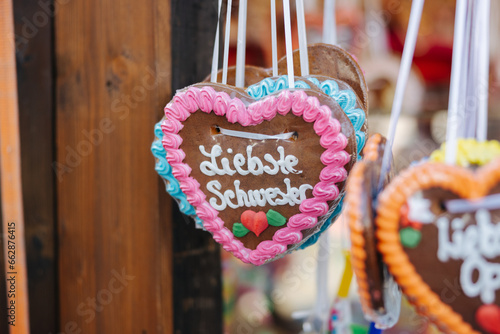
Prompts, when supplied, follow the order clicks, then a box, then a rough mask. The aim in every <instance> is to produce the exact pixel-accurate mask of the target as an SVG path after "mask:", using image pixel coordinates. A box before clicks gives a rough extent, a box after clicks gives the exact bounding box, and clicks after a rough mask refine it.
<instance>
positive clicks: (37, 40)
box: [14, 0, 58, 334]
mask: <svg viewBox="0 0 500 334" xmlns="http://www.w3.org/2000/svg"><path fill="white" fill-rule="evenodd" d="M51 5H52V0H50V1H49V0H46V1H41V2H35V1H30V0H16V1H15V2H14V25H15V34H16V54H17V80H18V92H19V93H18V94H19V118H20V124H21V148H22V149H21V153H22V156H21V166H22V180H23V202H24V216H25V228H26V233H25V238H26V253H27V264H28V276H29V282H28V283H29V286H28V292H29V296H30V325H31V333H34V334H36V333H40V334H47V333H55V332H56V330H57V328H58V324H57V318H58V310H57V287H56V282H57V271H56V269H57V268H56V264H57V261H56V256H55V243H54V238H55V233H56V222H55V212H54V211H55V199H54V196H55V191H54V188H55V183H54V182H55V174H54V171H53V169H52V167H51V166H52V162H53V161H54V154H55V152H54V124H53V123H54V108H53V95H54V94H53V69H52V62H53V58H52V57H53V47H52V45H53V43H52V28H53V11H52V6H51ZM40 305H43V307H40Z"/></svg>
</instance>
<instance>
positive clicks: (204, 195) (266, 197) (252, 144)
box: [162, 83, 356, 265]
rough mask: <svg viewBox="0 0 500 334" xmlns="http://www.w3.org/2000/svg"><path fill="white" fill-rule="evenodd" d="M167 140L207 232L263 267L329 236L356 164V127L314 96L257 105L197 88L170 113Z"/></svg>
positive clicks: (220, 89) (183, 94)
mask: <svg viewBox="0 0 500 334" xmlns="http://www.w3.org/2000/svg"><path fill="white" fill-rule="evenodd" d="M332 108H334V110H332ZM332 115H333V117H332ZM346 130H347V131H346ZM162 131H163V134H164V137H163V140H162V143H163V147H164V148H165V150H166V155H167V161H168V162H169V164H170V165H171V167H172V173H173V175H174V176H175V178H176V179H177V180H178V182H179V184H180V188H181V189H182V191H183V193H184V194H185V195H186V198H187V201H188V202H189V203H190V204H191V205H192V206H193V207H194V209H195V211H196V215H197V216H198V217H199V218H200V219H201V220H203V225H204V227H205V229H206V230H208V231H210V232H211V233H212V234H213V236H214V239H215V240H216V241H217V242H219V243H220V244H221V245H222V246H223V247H224V249H226V250H228V251H230V252H232V253H233V254H234V255H235V256H236V257H238V258H240V259H241V260H242V261H244V262H249V263H253V264H256V265H260V264H263V263H265V262H267V261H270V260H273V259H275V258H278V257H280V256H282V255H284V254H285V253H287V252H289V251H291V250H293V249H295V248H296V247H298V246H299V245H300V244H301V243H302V242H304V241H305V240H306V239H307V237H308V236H309V235H310V234H312V233H314V232H315V231H316V230H317V229H318V228H320V227H321V224H323V222H324V221H325V220H326V219H327V218H328V215H329V213H331V212H332V211H333V210H334V208H335V206H336V204H337V202H338V200H339V196H340V194H341V192H342V191H343V190H342V188H343V186H344V183H345V179H346V177H347V171H348V169H349V166H350V165H352V162H353V161H355V158H354V159H353V158H352V155H353V154H355V150H356V148H355V139H354V130H353V128H352V124H351V123H350V121H349V119H348V118H347V116H346V115H345V114H344V113H343V112H342V110H341V109H340V107H338V105H335V104H332V103H331V99H329V98H328V97H326V96H325V95H323V94H322V93H320V92H316V91H312V90H296V91H293V92H292V91H288V90H285V91H282V92H280V93H278V94H275V95H271V96H269V97H266V98H264V99H261V100H259V101H255V100H254V99H252V98H251V97H250V96H249V95H247V94H246V93H245V92H244V91H242V90H239V89H236V88H233V87H229V86H224V85H218V84H208V83H205V84H197V85H193V86H190V87H188V88H186V89H184V90H183V91H180V92H178V93H177V94H176V96H175V97H174V98H173V100H172V101H171V102H170V103H169V104H168V105H167V107H166V108H165V120H164V121H163V123H162ZM346 167H347V169H346Z"/></svg>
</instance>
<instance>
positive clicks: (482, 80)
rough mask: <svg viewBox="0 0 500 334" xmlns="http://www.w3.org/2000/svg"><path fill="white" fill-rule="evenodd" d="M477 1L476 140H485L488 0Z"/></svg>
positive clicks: (488, 30)
mask: <svg viewBox="0 0 500 334" xmlns="http://www.w3.org/2000/svg"><path fill="white" fill-rule="evenodd" d="M478 2H479V5H478V6H479V7H480V8H479V13H480V15H479V17H480V19H479V20H478V21H479V22H480V23H479V24H478V25H479V29H480V33H479V37H480V42H479V43H478V44H479V45H478V57H479V59H478V82H477V88H478V92H477V93H478V95H477V99H478V112H477V116H478V117H477V130H476V135H477V140H479V141H485V140H486V137H487V132H488V86H489V63H490V50H489V44H490V0H482V1H478Z"/></svg>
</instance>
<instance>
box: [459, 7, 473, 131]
mask: <svg viewBox="0 0 500 334" xmlns="http://www.w3.org/2000/svg"><path fill="white" fill-rule="evenodd" d="M476 4H477V2H476V1H474V2H469V3H468V4H467V13H466V18H465V32H464V43H463V46H462V50H463V51H462V55H463V56H462V66H461V76H460V80H459V81H460V94H459V96H460V97H459V99H460V101H459V103H458V122H459V124H458V126H457V129H458V131H459V132H458V133H457V136H458V137H461V138H467V137H473V136H474V135H475V131H476V129H475V128H476V127H475V124H474V123H475V118H476V110H475V108H474V106H473V105H471V104H470V103H469V102H470V101H471V98H472V99H473V98H474V97H475V94H476V87H475V85H476V77H477V76H476V75H475V74H474V73H477V68H476V64H475V58H476V57H475V54H474V47H475V43H476V42H477V39H476V38H475V36H474V35H475V33H477V29H476V31H475V30H474V25H475V22H476V17H475V16H477V13H476V11H475V10H474V6H476Z"/></svg>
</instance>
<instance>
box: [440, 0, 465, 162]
mask: <svg viewBox="0 0 500 334" xmlns="http://www.w3.org/2000/svg"><path fill="white" fill-rule="evenodd" d="M466 12H467V0H457V4H456V11H455V32H454V34H453V56H452V62H451V78H450V97H449V101H448V122H447V128H446V156H445V161H446V163H447V164H450V165H453V164H455V161H456V156H457V137H458V131H459V128H458V125H459V111H458V107H459V105H458V104H459V100H460V95H459V94H460V79H461V66H462V56H463V45H464V34H465V25H466Z"/></svg>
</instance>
